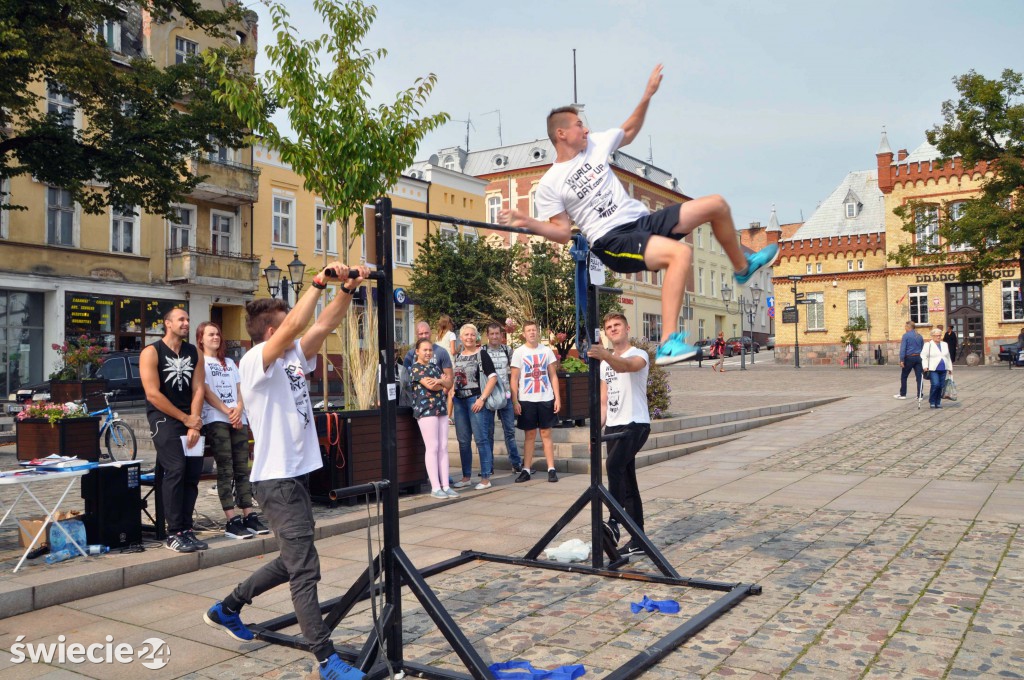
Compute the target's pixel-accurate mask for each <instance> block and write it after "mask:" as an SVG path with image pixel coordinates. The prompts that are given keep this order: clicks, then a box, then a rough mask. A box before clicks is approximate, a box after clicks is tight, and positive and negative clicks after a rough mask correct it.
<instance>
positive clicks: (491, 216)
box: [487, 195, 501, 224]
mask: <svg viewBox="0 0 1024 680" xmlns="http://www.w3.org/2000/svg"><path fill="white" fill-rule="evenodd" d="M499 212H501V196H498V195H494V196H488V197H487V221H488V222H490V223H491V224H497V223H498V213H499Z"/></svg>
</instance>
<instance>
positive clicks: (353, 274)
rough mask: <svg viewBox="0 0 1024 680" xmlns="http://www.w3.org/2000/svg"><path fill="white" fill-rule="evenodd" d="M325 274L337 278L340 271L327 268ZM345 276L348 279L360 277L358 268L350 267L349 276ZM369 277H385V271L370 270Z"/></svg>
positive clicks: (330, 277)
mask: <svg viewBox="0 0 1024 680" xmlns="http://www.w3.org/2000/svg"><path fill="white" fill-rule="evenodd" d="M324 276H326V277H327V278H329V279H336V278H338V272H336V271H334V270H333V269H325V270H324ZM345 278H346V279H358V278H359V272H358V271H357V270H355V269H349V270H348V276H346V277H345ZM369 278H371V279H374V280H376V279H383V278H384V272H378V271H372V272H370V277H369Z"/></svg>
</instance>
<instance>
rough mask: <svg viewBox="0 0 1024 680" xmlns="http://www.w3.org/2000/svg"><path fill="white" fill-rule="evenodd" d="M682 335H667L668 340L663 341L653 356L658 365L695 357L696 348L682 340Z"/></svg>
mask: <svg viewBox="0 0 1024 680" xmlns="http://www.w3.org/2000/svg"><path fill="white" fill-rule="evenodd" d="M684 337H685V336H684V335H683V334H682V333H673V334H672V335H670V336H668V340H666V341H665V342H663V343H662V345H661V347H659V348H658V353H657V354H656V355H655V357H654V363H656V364H657V365H659V366H667V365H668V364H674V363H677V362H679V361H686V360H687V359H692V358H693V357H695V356H696V355H697V348H696V347H694V346H693V345H688V344H686V343H685V342H683V338H684Z"/></svg>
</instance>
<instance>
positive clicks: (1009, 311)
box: [1003, 279, 1024, 321]
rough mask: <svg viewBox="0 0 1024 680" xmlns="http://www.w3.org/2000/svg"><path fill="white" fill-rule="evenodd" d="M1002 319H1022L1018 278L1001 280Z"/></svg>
mask: <svg viewBox="0 0 1024 680" xmlns="http://www.w3.org/2000/svg"><path fill="white" fill-rule="evenodd" d="M1003 321H1024V301H1022V300H1021V294H1020V279H1014V280H1009V279H1006V280H1004V281H1003Z"/></svg>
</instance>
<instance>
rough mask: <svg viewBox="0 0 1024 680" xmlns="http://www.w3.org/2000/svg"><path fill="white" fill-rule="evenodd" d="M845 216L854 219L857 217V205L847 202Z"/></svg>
mask: <svg viewBox="0 0 1024 680" xmlns="http://www.w3.org/2000/svg"><path fill="white" fill-rule="evenodd" d="M846 216H847V217H856V216H857V203H856V202H854V201H849V202H848V203H846Z"/></svg>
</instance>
